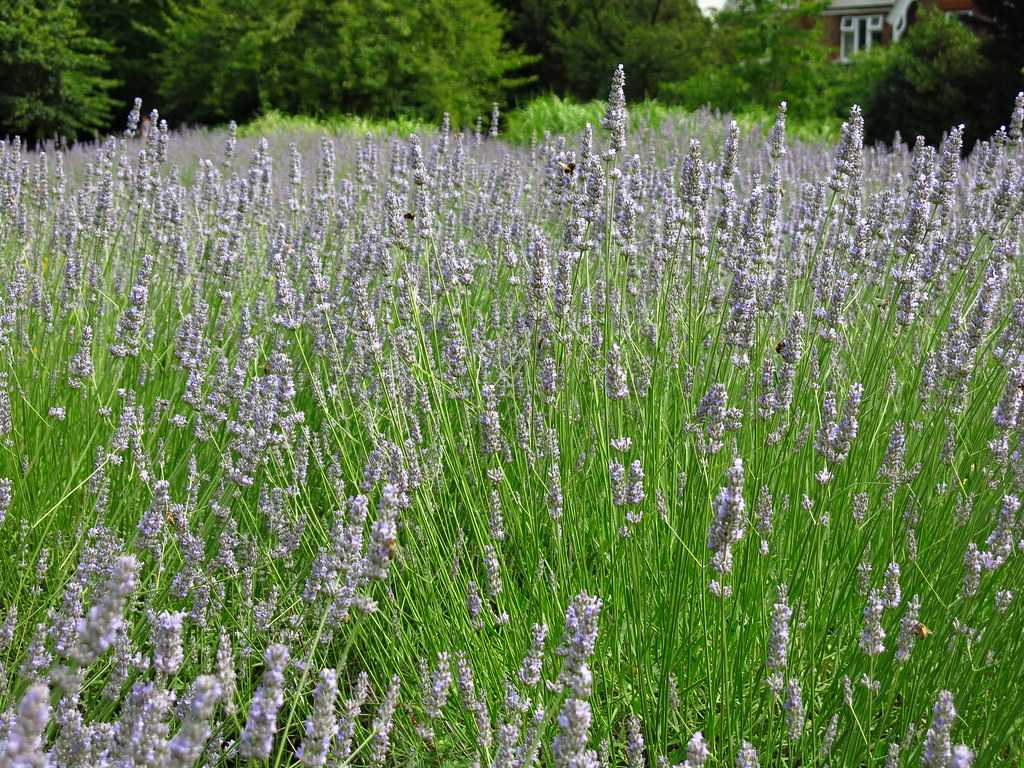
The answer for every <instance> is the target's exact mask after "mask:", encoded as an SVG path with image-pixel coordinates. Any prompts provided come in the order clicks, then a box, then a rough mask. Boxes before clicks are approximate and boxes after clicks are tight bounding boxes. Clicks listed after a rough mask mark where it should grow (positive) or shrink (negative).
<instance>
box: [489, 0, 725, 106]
mask: <svg viewBox="0 0 1024 768" xmlns="http://www.w3.org/2000/svg"><path fill="white" fill-rule="evenodd" d="M504 5H505V8H506V9H508V11H509V13H510V14H511V15H512V26H511V29H510V33H509V34H510V39H511V41H512V42H513V43H514V44H516V45H521V46H523V48H524V49H525V50H527V51H528V52H530V53H533V54H537V55H538V57H539V60H538V61H537V63H536V64H535V65H534V66H533V68H532V69H530V70H529V71H530V72H531V74H534V75H536V76H537V80H536V83H535V91H540V92H554V93H557V94H559V95H562V96H565V95H572V96H575V97H576V98H579V99H592V98H604V97H605V96H607V90H608V74H607V73H608V72H611V71H612V70H613V69H614V68H615V67H616V66H617V65H618V64H623V65H624V66H625V68H626V95H627V97H628V98H629V99H631V100H634V101H635V100H639V99H643V98H653V97H656V96H657V95H658V93H659V89H660V86H661V84H662V83H663V82H666V81H671V80H678V79H681V78H684V77H686V76H687V75H688V74H690V73H691V72H692V71H693V70H694V69H695V68H696V67H697V66H698V63H699V61H700V58H701V56H702V55H704V53H705V51H706V43H707V39H708V32H709V30H710V28H711V22H710V21H709V20H708V19H707V18H706V17H704V16H703V14H701V12H700V10H699V9H698V8H697V5H696V3H695V2H693V0H506V1H505V3H504Z"/></svg>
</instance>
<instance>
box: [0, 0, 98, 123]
mask: <svg viewBox="0 0 1024 768" xmlns="http://www.w3.org/2000/svg"><path fill="white" fill-rule="evenodd" d="M109 53H110V47H109V46H108V45H106V44H105V43H104V42H102V41H100V40H97V39H96V38H94V37H91V36H90V35H89V33H88V31H87V30H86V27H85V25H84V24H83V22H82V18H81V16H80V15H79V13H78V9H77V7H76V6H75V4H73V3H71V2H65V1H64V0H6V1H5V2H4V8H3V10H2V11H0V73H2V78H3V80H2V83H0V136H3V135H13V134H20V135H22V136H24V137H25V138H27V139H30V140H34V141H35V140H41V139H44V138H50V137H53V136H57V135H59V136H63V137H65V138H68V139H74V138H76V137H80V136H82V135H89V134H91V133H93V132H94V131H95V130H97V129H99V128H102V127H104V126H106V124H107V122H108V120H109V119H110V115H111V114H112V112H113V109H114V107H115V102H114V100H113V99H112V98H111V97H110V95H109V94H110V91H111V89H112V88H113V87H114V86H115V85H116V83H115V81H114V80H112V79H111V78H109V77H108V76H107V72H108V70H107V64H106V59H105V57H106V56H107V55H108V54H109Z"/></svg>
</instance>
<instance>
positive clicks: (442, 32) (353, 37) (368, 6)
mask: <svg viewBox="0 0 1024 768" xmlns="http://www.w3.org/2000/svg"><path fill="white" fill-rule="evenodd" d="M505 24H506V20H505V17H504V14H503V13H501V12H500V11H499V10H497V9H496V8H495V7H494V6H493V5H492V4H491V3H490V1H489V0H458V2H447V1H445V0H419V1H418V2H412V1H411V0H405V1H404V2H392V1H389V0H301V1H300V2H290V1H288V0H199V2H196V3H194V4H191V5H187V6H186V5H184V4H181V5H178V6H176V7H174V8H173V10H172V12H171V14H170V17H169V22H168V25H167V30H166V36H165V47H164V50H163V53H162V56H161V61H162V65H163V66H162V70H163V73H164V79H163V83H162V94H163V100H164V101H163V103H164V106H165V107H166V108H167V109H168V110H169V111H170V112H171V113H172V114H174V115H175V117H176V118H178V119H181V120H188V121H198V122H209V121H222V120H226V119H228V118H237V119H243V118H247V117H251V116H253V115H255V114H256V113H258V112H264V111H267V110H270V109H277V110H281V111H283V112H288V113H296V114H309V115H328V114H337V113H361V114H371V115H378V116H385V117H394V116H399V115H416V116H420V117H424V118H428V119H438V118H440V116H441V113H442V112H444V111H448V112H451V113H452V116H453V118H454V119H455V120H457V121H459V120H461V121H467V120H471V119H472V118H473V117H475V116H476V115H478V114H481V113H485V112H487V111H489V108H490V103H491V101H495V100H501V99H502V94H503V90H504V89H505V88H507V87H508V86H510V85H512V84H514V82H515V81H514V80H512V79H511V78H510V75H512V74H513V73H514V71H515V69H516V68H517V67H519V66H521V65H522V64H523V63H525V62H526V59H525V57H524V56H522V55H521V54H519V53H516V52H514V51H511V50H510V49H509V48H508V47H507V46H506V45H505V43H504V27H505Z"/></svg>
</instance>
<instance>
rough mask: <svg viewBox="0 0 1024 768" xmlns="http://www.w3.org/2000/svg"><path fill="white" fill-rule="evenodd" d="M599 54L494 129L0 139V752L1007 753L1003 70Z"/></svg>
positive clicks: (1013, 626) (1016, 687)
mask: <svg viewBox="0 0 1024 768" xmlns="http://www.w3.org/2000/svg"><path fill="white" fill-rule="evenodd" d="M627 75H628V73H626V72H625V71H624V70H623V69H622V68H621V67H620V68H618V69H617V70H616V71H615V72H614V73H612V77H611V86H610V89H609V103H608V108H607V110H606V114H605V117H604V120H603V121H602V123H601V125H599V126H593V127H589V128H588V129H587V130H585V131H583V132H582V133H581V134H580V135H578V136H552V135H545V136H538V137H537V138H536V140H535V142H534V143H533V145H532V146H530V147H528V148H523V147H517V146H512V145H509V144H506V143H504V141H503V139H502V134H501V131H500V130H499V128H500V127H501V116H500V115H499V113H498V110H497V108H496V107H495V108H494V110H493V112H492V115H491V121H490V130H487V131H485V123H484V122H483V120H481V122H480V123H479V127H478V128H477V129H476V130H475V131H474V130H462V131H460V130H459V129H458V127H456V126H453V125H452V123H451V121H450V120H449V119H448V118H447V117H446V119H445V120H444V122H443V123H442V125H441V127H440V128H439V129H438V131H437V132H434V133H431V132H423V133H421V134H418V135H415V136H399V135H391V136H381V135H376V136H367V137H360V136H354V135H351V134H347V133H342V134H338V135H314V134H311V133H303V134H282V135H275V136H269V137H256V136H250V135H247V134H246V131H245V130H244V129H240V128H238V127H237V126H235V125H234V124H232V125H231V126H229V127H228V128H227V129H225V130H223V131H207V132H187V131H186V132H180V133H175V132H171V131H169V130H167V128H166V124H165V123H163V122H162V121H161V120H160V116H159V115H158V114H156V113H155V112H154V113H153V114H152V115H151V117H150V120H149V123H148V126H149V127H148V130H147V131H144V132H142V133H140V131H139V126H140V124H141V123H140V121H141V115H142V114H143V112H142V105H141V103H139V102H136V103H135V104H134V105H133V106H132V109H131V112H130V113H129V114H128V124H127V130H126V131H125V132H123V133H119V134H118V135H116V136H111V137H109V138H107V139H105V140H102V141H99V142H97V143H95V144H91V145H90V144H80V145H77V146H75V147H73V148H71V149H67V148H65V147H60V146H51V145H42V146H40V147H38V148H37V149H35V150H31V151H30V150H29V149H28V148H27V147H26V145H24V144H23V143H22V142H21V141H20V140H18V139H16V138H15V139H10V140H5V141H2V142H0V259H2V264H3V270H2V272H0V445H2V447H3V450H2V451H0V534H2V536H3V542H4V544H3V545H2V546H0V768H7V766H11V767H12V768H13V766H36V765H39V766H43V765H51V766H55V767H56V766H60V767H62V768H63V767H64V766H66V767H67V768H78V767H79V766H112V767H113V766H117V767H118V768H120V767H121V766H136V765H138V766H141V765H156V766H175V768H179V767H180V768H184V766H192V765H203V766H210V767H211V768H216V767H218V766H233V765H254V766H255V765H260V766H270V767H272V768H281V767H282V766H300V765H307V766H332V768H334V767H337V768H340V767H341V766H366V765H371V766H382V765H405V764H428V765H480V766H496V767H498V766H500V767H502V768H506V767H507V768H513V767H514V768H532V767H533V766H541V765H559V766H574V767H583V766H597V765H612V764H615V765H630V766H637V767H639V766H645V765H669V766H687V767H688V768H697V767H698V766H703V765H708V764H714V765H745V766H793V765H808V766H809V765H825V764H827V765H831V766H851V767H852V766H862V765H868V766H871V765H893V766H896V765H934V766H968V765H971V764H976V765H985V766H989V765H992V766H997V765H1008V766H1009V765H1018V764H1020V763H1021V761H1022V760H1024V719H1022V715H1021V714H1020V707H1019V699H1020V692H1021V690H1022V688H1024V679H1022V676H1021V672H1020V663H1019V660H1020V658H1021V657H1022V655H1024V611H1022V609H1021V606H1020V601H1019V599H1016V598H1015V595H1020V594H1021V591H1022V590H1024V571H1022V568H1024V527H1022V526H1024V518H1022V516H1021V513H1020V502H1019V499H1020V496H1021V493H1022V490H1024V417H1022V409H1024V395H1022V391H1024V291H1022V277H1021V271H1020V268H1019V267H1018V264H1019V263H1020V260H1021V257H1022V254H1021V248H1022V246H1024V151H1022V145H1021V143H1020V141H1019V138H1020V136H1019V134H1020V122H1021V121H1020V119H1019V118H1020V113H1021V107H1020V104H1022V103H1024V97H1021V99H1018V103H1017V104H1016V106H1015V107H1014V106H1013V105H1007V106H1008V109H1010V108H1013V109H1015V111H1014V113H1013V116H1012V119H1011V122H1010V130H1009V132H1006V131H1000V132H998V133H996V134H995V135H994V136H992V137H991V138H990V139H989V140H986V141H982V142H979V143H978V144H977V145H976V146H974V147H964V146H963V132H962V127H960V126H953V127H951V128H950V131H949V132H948V134H947V136H946V138H945V140H944V141H943V142H942V144H941V146H940V147H938V148H935V147H929V146H927V145H926V144H925V143H924V141H923V140H917V141H912V142H910V143H909V144H908V143H904V142H903V141H902V139H897V140H896V141H895V142H894V143H893V144H892V146H888V147H885V146H875V147H865V146H864V145H863V139H862V137H863V128H864V126H863V120H862V118H861V115H860V111H859V110H858V109H857V108H854V109H852V110H851V113H850V119H849V121H848V122H847V123H846V125H845V126H844V128H843V130H842V133H841V138H840V141H839V143H838V145H837V146H835V147H832V146H827V145H823V144H816V143H806V142H803V141H794V140H792V139H791V138H790V137H787V135H786V105H784V104H783V105H781V106H780V109H779V112H778V115H777V117H776V120H775V122H774V125H773V126H772V127H771V128H770V130H768V131H764V132H762V131H761V130H759V129H757V128H754V129H752V130H747V129H744V128H741V126H740V125H739V124H738V123H737V122H736V121H732V120H730V119H729V118H728V117H723V116H720V115H715V114H711V113H708V112H698V113H694V114H692V115H687V116H673V117H670V118H669V119H668V120H667V121H665V122H663V123H662V124H661V125H659V126H658V127H657V128H654V127H651V126H648V125H644V124H643V123H642V122H638V120H637V119H636V118H635V117H631V114H630V110H629V109H628V107H627V104H626V100H625V96H624V83H625V78H626V76H627ZM143 134H144V135H143ZM748 534H750V535H748ZM556 639H558V641H557V642H555V640H556ZM456 694H457V695H456ZM954 700H955V705H954Z"/></svg>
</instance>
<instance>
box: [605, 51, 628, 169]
mask: <svg viewBox="0 0 1024 768" xmlns="http://www.w3.org/2000/svg"><path fill="white" fill-rule="evenodd" d="M625 87H626V70H625V69H624V68H623V66H622V65H621V64H619V66H617V67H616V68H615V72H614V74H613V75H612V85H611V89H610V90H609V92H608V107H607V109H606V110H605V115H604V120H603V121H602V122H601V125H602V126H604V128H605V130H607V131H608V140H609V142H608V143H609V145H610V147H611V148H612V149H613V150H614V151H615V152H622V150H624V149H625V148H626V123H627V121H628V119H629V116H628V114H627V112H626V93H625Z"/></svg>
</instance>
